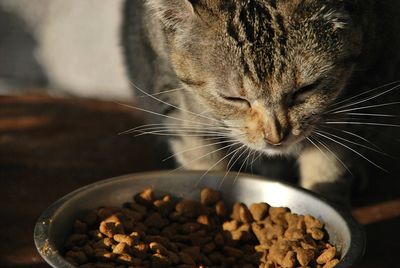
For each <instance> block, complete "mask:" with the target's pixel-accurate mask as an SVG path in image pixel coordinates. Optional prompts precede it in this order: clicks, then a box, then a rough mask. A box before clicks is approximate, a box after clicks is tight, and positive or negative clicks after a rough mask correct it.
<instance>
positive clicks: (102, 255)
mask: <svg viewBox="0 0 400 268" xmlns="http://www.w3.org/2000/svg"><path fill="white" fill-rule="evenodd" d="M94 256H95V258H96V259H97V260H99V261H106V262H108V261H111V260H113V259H114V258H115V254H114V253H111V252H109V251H107V250H105V249H95V251H94Z"/></svg>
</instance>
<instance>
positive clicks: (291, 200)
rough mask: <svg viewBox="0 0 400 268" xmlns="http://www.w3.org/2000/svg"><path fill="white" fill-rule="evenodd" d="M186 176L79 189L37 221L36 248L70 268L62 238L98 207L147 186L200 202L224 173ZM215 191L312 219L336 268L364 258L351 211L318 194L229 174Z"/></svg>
mask: <svg viewBox="0 0 400 268" xmlns="http://www.w3.org/2000/svg"><path fill="white" fill-rule="evenodd" d="M202 175H203V172H194V171H185V172H180V173H171V172H168V171H164V172H148V173H141V174H132V175H126V176H121V177H116V178H111V179H108V180H104V181H100V182H97V183H94V184H91V185H88V186H85V187H82V188H80V189H78V190H76V191H74V192H72V193H70V194H68V195H66V196H64V197H63V198H61V199H59V200H58V201H56V202H55V203H54V204H52V205H51V206H50V207H49V208H48V209H47V210H46V211H44V212H43V214H42V215H41V216H40V218H39V220H38V221H37V223H36V226H35V231H34V240H35V244H36V248H37V249H38V251H39V253H40V254H41V255H42V257H43V258H44V259H45V260H46V261H47V262H48V263H49V264H50V265H51V266H52V267H58V268H61V267H73V266H71V265H70V264H69V263H68V262H66V261H65V260H64V258H63V257H62V256H61V254H60V253H61V252H62V247H63V243H64V239H65V238H66V236H67V234H68V233H69V232H70V231H71V226H72V224H73V222H74V220H75V219H77V218H79V217H81V216H83V215H84V214H85V213H87V212H89V211H90V210H92V209H94V208H97V207H99V206H104V205H107V206H121V205H122V204H123V203H124V202H127V201H129V200H131V198H132V195H133V194H134V193H136V192H138V191H140V190H142V189H143V188H145V187H153V188H154V189H155V190H156V191H159V192H163V193H169V194H172V195H174V196H178V197H184V198H194V199H198V196H199V192H200V189H202V188H203V187H205V186H209V187H213V188H218V186H219V185H220V180H221V179H222V178H223V177H224V176H225V173H209V174H207V175H205V176H204V177H202ZM219 190H220V191H221V192H222V193H223V197H224V199H225V200H226V201H227V202H234V201H240V202H243V203H246V204H250V203H254V202H267V203H269V204H270V205H271V206H284V207H289V208H290V209H291V210H292V212H294V213H298V214H311V215H313V216H315V217H316V218H318V219H320V220H322V221H323V222H324V223H325V228H326V230H327V232H328V234H329V238H330V242H331V243H333V244H334V245H336V247H337V248H338V250H339V251H340V252H341V255H342V256H343V257H342V260H341V263H340V264H339V265H338V266H337V267H338V268H345V267H351V266H352V265H354V264H355V263H356V262H357V261H359V260H360V258H361V257H362V256H363V254H364V250H365V235H364V232H363V230H362V228H361V227H360V226H359V225H358V224H357V223H356V222H355V220H354V219H353V218H352V216H351V215H350V213H349V212H346V211H343V210H340V209H338V208H335V207H334V206H333V205H331V204H329V203H328V202H326V201H324V200H323V199H322V198H321V197H318V196H317V195H315V194H313V193H311V192H309V191H306V190H303V189H300V188H297V187H294V186H290V185H287V184H284V183H281V182H277V181H274V180H269V179H266V178H263V177H258V176H253V175H248V174H240V175H238V176H237V174H236V173H229V174H228V175H227V176H226V177H225V179H224V183H222V185H221V187H220V188H219Z"/></svg>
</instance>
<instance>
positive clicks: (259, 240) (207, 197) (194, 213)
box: [65, 188, 340, 268]
mask: <svg viewBox="0 0 400 268" xmlns="http://www.w3.org/2000/svg"><path fill="white" fill-rule="evenodd" d="M133 200H134V201H133V202H127V203H125V204H124V205H123V206H122V207H121V208H116V207H101V208H98V209H96V210H94V211H92V212H90V213H88V214H87V215H86V216H85V217H83V218H82V219H77V220H76V221H75V222H74V223H73V226H72V228H71V229H72V230H73V233H72V234H70V235H69V236H68V237H67V239H66V241H65V259H66V260H67V261H68V262H70V263H71V264H72V265H74V266H79V267H83V268H97V267H98V268H103V267H104V268H109V267H110V268H111V267H112V268H126V267H139V268H145V267H148V268H164V267H179V268H187V267H197V268H206V267H233V268H236V267H244V268H252V267H262V268H279V267H284V268H292V267H310V268H317V267H321V268H333V267H335V266H336V265H337V264H338V263H339V262H340V261H339V259H338V255H339V254H338V252H337V251H336V248H335V247H334V246H332V245H330V244H329V243H328V242H327V241H326V235H325V234H326V231H325V230H324V225H323V223H322V222H321V221H320V220H318V219H316V218H315V217H313V216H311V215H305V216H302V215H296V214H293V213H291V212H290V210H289V209H288V208H283V207H270V206H269V205H268V204H267V203H255V204H251V205H250V206H249V207H248V206H247V205H246V204H244V203H240V202H237V203H235V204H233V205H232V206H227V205H226V204H225V203H224V201H222V196H221V194H220V193H219V192H218V191H216V190H213V189H211V188H205V189H203V190H202V191H201V192H200V201H199V202H197V201H194V200H186V199H178V198H175V197H172V196H170V195H163V196H161V197H160V198H158V197H157V193H156V192H155V191H154V190H153V189H151V188H147V189H145V190H143V191H142V192H140V193H137V194H135V195H134V197H133Z"/></svg>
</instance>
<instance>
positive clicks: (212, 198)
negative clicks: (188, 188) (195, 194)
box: [200, 188, 221, 206]
mask: <svg viewBox="0 0 400 268" xmlns="http://www.w3.org/2000/svg"><path fill="white" fill-rule="evenodd" d="M220 200H221V193H220V192H218V191H215V190H213V189H211V188H204V189H203V190H202V191H201V193H200V202H201V203H202V204H203V205H206V206H212V205H214V204H216V203H217V202H218V201H220Z"/></svg>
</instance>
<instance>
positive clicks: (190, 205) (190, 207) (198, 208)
mask: <svg viewBox="0 0 400 268" xmlns="http://www.w3.org/2000/svg"><path fill="white" fill-rule="evenodd" d="M175 210H176V212H178V213H179V214H180V215H182V216H184V217H188V218H197V217H198V216H200V215H203V214H207V209H206V208H205V207H204V206H203V205H202V204H200V203H198V202H196V201H192V200H182V201H180V202H179V203H178V204H176V206H175Z"/></svg>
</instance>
